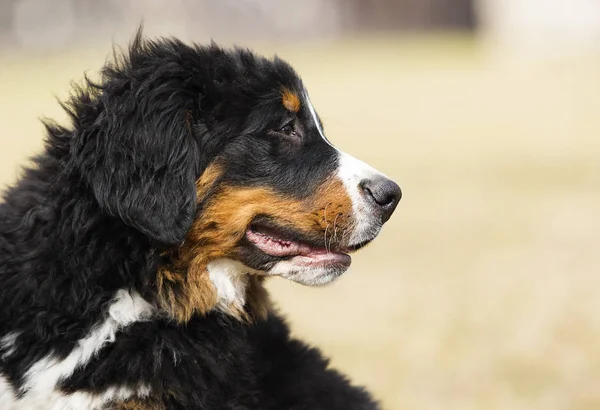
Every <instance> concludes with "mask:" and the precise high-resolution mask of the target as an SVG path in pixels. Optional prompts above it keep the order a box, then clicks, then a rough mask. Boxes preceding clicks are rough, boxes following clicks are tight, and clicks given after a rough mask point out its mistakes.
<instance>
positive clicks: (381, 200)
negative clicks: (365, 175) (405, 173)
mask: <svg viewBox="0 0 600 410" xmlns="http://www.w3.org/2000/svg"><path fill="white" fill-rule="evenodd" d="M360 188H361V190H362V193H363V195H364V196H365V198H366V199H367V201H369V202H370V203H371V204H372V205H373V206H374V208H375V209H377V211H378V212H380V213H381V219H382V222H387V220H388V219H390V217H391V216H392V214H393V213H394V210H395V209H396V205H398V202H400V198H402V191H401V190H400V187H399V186H398V184H396V183H395V182H394V181H392V180H390V179H387V178H385V177H383V176H376V177H373V178H372V179H365V180H363V181H361V183H360Z"/></svg>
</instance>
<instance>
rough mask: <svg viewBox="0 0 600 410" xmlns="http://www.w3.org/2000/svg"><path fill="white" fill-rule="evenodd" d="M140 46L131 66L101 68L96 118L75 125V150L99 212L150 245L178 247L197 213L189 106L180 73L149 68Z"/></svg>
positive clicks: (195, 157)
mask: <svg viewBox="0 0 600 410" xmlns="http://www.w3.org/2000/svg"><path fill="white" fill-rule="evenodd" d="M135 47H137V49H135V50H134V48H135ZM140 48H142V46H141V45H140V44H138V45H135V44H134V45H133V46H132V51H131V53H130V57H129V60H126V61H122V62H120V64H118V65H113V66H109V67H108V68H105V70H104V72H103V74H104V78H103V83H102V84H101V85H97V86H95V87H96V96H95V98H92V99H90V101H89V103H90V104H91V105H94V106H95V111H96V114H95V115H94V116H95V118H94V119H93V121H89V122H88V123H87V124H85V125H84V124H80V125H79V126H78V127H77V129H76V141H75V144H74V147H73V148H74V150H75V157H76V158H77V159H76V161H77V162H78V164H77V166H78V168H79V171H80V173H81V175H82V177H83V179H84V181H85V183H86V184H87V185H88V186H89V187H90V188H91V190H92V192H93V194H94V196H95V198H96V200H97V201H98V204H99V205H100V207H101V208H102V209H103V210H104V211H105V212H107V213H108V214H110V215H112V216H115V217H118V218H120V219H121V220H122V221H123V222H125V224H127V225H129V226H131V227H134V228H135V229H137V230H139V231H141V232H143V233H144V234H146V235H148V236H149V237H151V238H152V239H153V240H155V241H158V242H160V243H163V244H178V243H181V242H182V241H183V239H184V238H185V235H186V233H187V231H188V230H189V228H190V226H191V224H192V221H193V218H194V214H195V210H196V189H195V180H196V177H197V175H198V173H197V171H198V170H197V167H198V162H199V158H198V154H199V153H198V146H197V144H196V142H195V140H194V137H193V130H192V122H193V119H192V114H191V112H192V110H191V107H190V106H189V105H190V104H192V105H193V102H194V101H195V100H194V99H193V98H190V97H189V95H188V94H189V90H187V89H186V87H185V84H184V83H185V80H183V79H181V78H178V77H179V76H180V75H181V69H180V68H179V67H177V66H176V65H174V64H171V65H169V64H160V65H157V64H154V65H153V64H152V60H151V59H150V61H148V59H149V58H148V57H147V58H146V59H144V58H143V57H144V55H141V54H143V51H144V50H143V49H142V50H140ZM134 53H136V54H134ZM136 59H137V60H136ZM188 101H192V103H190V102H188ZM79 119H80V120H81V116H79ZM82 125H83V126H82Z"/></svg>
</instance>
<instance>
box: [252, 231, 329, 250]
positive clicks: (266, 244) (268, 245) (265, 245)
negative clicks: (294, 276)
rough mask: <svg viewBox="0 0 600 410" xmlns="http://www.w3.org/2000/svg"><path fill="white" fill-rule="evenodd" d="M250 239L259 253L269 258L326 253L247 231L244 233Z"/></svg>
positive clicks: (296, 243)
mask: <svg viewBox="0 0 600 410" xmlns="http://www.w3.org/2000/svg"><path fill="white" fill-rule="evenodd" d="M246 235H247V236H248V239H250V240H251V241H252V242H253V243H254V244H255V245H256V246H257V247H258V248H259V249H260V250H261V251H263V252H264V253H266V254H268V255H271V256H298V255H314V254H319V253H326V250H325V249H317V248H312V247H310V246H308V245H305V244H302V243H298V242H293V241H285V240H280V239H275V238H273V237H271V236H268V235H265V234H263V233H260V232H254V231H253V230H251V229H249V230H248V232H246Z"/></svg>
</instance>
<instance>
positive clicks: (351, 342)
mask: <svg viewBox="0 0 600 410" xmlns="http://www.w3.org/2000/svg"><path fill="white" fill-rule="evenodd" d="M142 18H144V20H145V26H146V33H147V34H148V35H150V36H154V35H169V34H173V35H176V36H178V37H181V38H183V39H186V40H190V41H208V40H209V39H210V38H211V37H212V38H214V39H215V40H216V41H218V42H221V43H224V44H232V43H237V44H242V45H246V46H250V47H252V48H254V49H256V50H258V51H260V52H264V53H267V54H273V53H277V54H279V55H280V56H282V57H284V58H286V59H287V60H288V61H289V62H291V63H292V65H294V66H295V67H296V69H297V70H298V71H299V73H300V74H301V75H302V76H303V78H304V81H305V83H306V85H307V87H308V89H309V90H310V93H311V99H312V101H313V103H314V105H315V106H316V108H317V110H318V111H319V113H320V115H321V117H322V118H323V121H324V123H325V128H326V132H327V135H328V138H329V139H330V140H332V141H333V142H334V143H335V144H337V145H338V146H339V147H340V148H341V149H343V150H345V151H348V152H350V153H351V154H353V155H355V156H357V157H359V158H361V159H363V160H364V161H366V162H368V163H370V164H371V165H373V166H374V167H376V168H378V169H380V170H381V171H383V172H385V173H386V174H388V175H389V176H391V177H392V178H393V179H395V180H396V181H397V182H398V183H399V184H400V185H401V187H402V188H403V191H404V198H403V200H402V202H401V203H400V205H399V207H398V209H397V211H396V214H395V215H394V217H393V218H392V220H391V221H390V222H389V223H388V224H387V225H386V227H385V228H384V231H383V232H382V234H381V235H380V237H379V238H378V240H376V241H375V243H374V244H372V245H371V246H369V247H368V248H367V249H365V250H364V251H362V252H359V253H358V254H357V255H355V256H354V262H353V266H352V268H351V270H350V271H349V272H348V273H347V274H346V275H345V276H344V277H343V278H342V279H340V280H339V281H338V282H337V283H335V284H333V285H331V286H329V287H325V288H318V289H314V288H305V287H302V286H300V285H295V284H292V283H290V282H285V281H282V280H276V279H275V280H272V281H271V283H270V288H271V290H272V294H273V297H274V299H275V300H276V302H277V304H278V306H279V308H280V309H281V311H283V312H285V313H286V314H287V315H288V317H289V319H290V322H291V325H292V328H293V330H294V333H295V334H296V335H298V336H300V337H302V338H304V339H306V340H307V341H309V342H311V343H314V344H316V345H318V346H320V347H322V349H323V350H324V351H325V353H326V354H328V355H329V356H331V357H332V364H333V365H334V366H336V367H338V368H340V369H341V370H343V371H344V372H346V373H348V374H349V375H350V376H351V378H352V379H353V380H354V381H356V382H357V383H361V384H365V385H367V386H368V387H369V389H371V390H372V391H373V393H374V394H375V395H376V396H377V398H379V399H380V400H381V401H382V403H383V405H384V408H386V409H419V410H437V409H444V410H469V409H486V410H487V409H489V410H492V409H503V410H505V409H515V410H516V409H536V410H538V409H539V410H554V409H556V410H558V409H575V410H593V409H600V297H599V293H600V286H599V285H600V278H599V275H600V249H599V248H600V138H599V135H600V2H598V1H595V0H504V1H503V0H480V1H476V0H427V1H425V0H423V1H421V0H397V1H391V0H372V1H367V0H348V1H342V0H338V1H335V0H329V1H328V0H310V1H309V0H307V1H306V2H304V3H302V2H286V1H275V0H272V1H269V0H239V1H233V0H223V1H216V0H213V1H195V2H194V1H191V0H188V1H185V0H177V1H171V2H160V1H135V0H129V1H121V2H117V1H112V2H111V1H106V2H94V1H83V0H82V1H75V0H73V1H68V0H49V1H43V0H8V1H7V0H0V46H1V47H2V48H1V51H0V91H1V93H0V148H1V149H0V159H1V161H0V181H1V182H4V183H9V182H11V181H14V179H15V177H16V176H17V175H18V172H19V167H20V166H21V165H23V164H24V163H25V161H26V158H27V157H29V156H31V155H32V154H34V153H36V152H38V151H39V150H40V149H41V146H42V138H43V129H42V126H41V123H40V122H39V121H38V118H39V117H41V116H47V117H51V118H55V119H61V120H64V119H65V115H64V113H62V112H61V109H60V107H59V106H58V104H57V103H56V101H55V97H54V96H55V95H56V96H58V97H59V98H65V97H66V96H67V95H68V89H69V82H70V81H71V80H80V79H81V78H82V77H83V73H84V72H85V71H87V72H89V73H90V74H92V75H93V74H94V73H95V72H96V71H97V70H98V69H99V67H100V66H101V65H102V64H103V62H104V61H105V59H106V58H107V56H109V55H110V47H111V43H112V42H116V43H119V44H126V42H127V41H128V39H129V38H130V37H131V35H132V33H133V31H134V29H135V27H136V26H137V24H138V23H139V22H140V21H141V19H142Z"/></svg>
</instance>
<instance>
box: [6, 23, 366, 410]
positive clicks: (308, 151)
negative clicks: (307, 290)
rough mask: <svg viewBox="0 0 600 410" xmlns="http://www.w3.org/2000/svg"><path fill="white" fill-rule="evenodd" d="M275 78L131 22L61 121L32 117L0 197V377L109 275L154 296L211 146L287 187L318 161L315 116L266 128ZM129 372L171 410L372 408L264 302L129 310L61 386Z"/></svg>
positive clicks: (59, 343) (308, 184) (285, 72)
mask: <svg viewBox="0 0 600 410" xmlns="http://www.w3.org/2000/svg"><path fill="white" fill-rule="evenodd" d="M280 86H285V87H289V88H291V89H294V90H297V91H298V92H302V90H303V86H302V83H301V81H300V79H299V78H298V77H297V75H296V74H295V73H294V71H293V70H292V69H291V67H289V66H288V65H287V64H286V63H284V62H283V61H281V60H278V59H275V60H267V59H264V58H261V57H257V56H255V55H254V54H252V53H251V52H249V51H246V50H234V51H226V50H223V49H221V48H220V47H218V46H216V45H211V46H208V47H204V46H188V45H185V44H183V43H181V42H179V41H177V40H160V41H155V42H151V41H145V40H142V39H141V35H140V34H138V36H137V37H136V39H135V41H134V42H133V43H132V45H131V47H130V50H129V52H128V53H127V54H126V55H124V56H120V55H115V61H114V62H113V63H110V64H107V65H106V66H105V68H104V69H103V71H102V79H101V81H100V82H99V83H98V84H95V83H93V82H91V81H88V82H87V83H86V85H85V86H83V87H75V91H74V93H73V96H72V99H71V100H70V101H69V102H68V103H66V104H65V105H64V106H65V108H66V109H67V111H68V112H69V114H70V115H71V118H72V122H73V124H72V127H70V128H66V127H62V126H59V125H57V124H55V123H51V122H48V123H47V124H46V127H47V130H48V136H47V140H46V148H45V150H44V152H43V153H42V154H41V155H40V156H39V157H37V158H36V159H35V164H34V166H33V167H32V168H30V169H28V170H26V171H25V172H24V174H23V176H22V177H21V179H20V181H19V182H18V183H17V184H16V185H14V186H13V187H12V188H10V189H8V190H7V191H6V193H5V195H4V202H3V203H1V204H0V305H1V309H0V337H2V336H4V335H8V334H11V333H16V334H18V337H17V339H16V341H15V343H14V346H15V350H14V352H12V354H10V355H8V356H7V357H6V358H4V359H0V376H3V377H5V378H6V379H7V380H8V381H9V382H10V384H11V386H12V387H13V389H14V391H15V393H18V392H19V388H20V387H21V386H22V383H23V376H24V374H25V372H26V371H27V369H29V367H30V366H31V365H32V364H33V363H35V362H36V361H38V360H39V359H41V358H43V357H45V356H47V355H48V354H50V353H52V354H54V355H55V357H56V358H58V359H62V358H65V357H66V356H67V355H68V354H69V352H70V351H71V350H72V349H73V347H74V346H76V343H77V341H78V340H80V339H82V338H83V337H84V336H85V335H86V333H87V332H88V331H89V330H90V329H91V328H92V327H93V326H94V324H96V323H98V322H99V321H101V319H102V317H103V314H104V311H105V306H106V303H107V302H108V301H109V300H110V299H111V298H112V297H113V296H114V294H115V292H116V291H117V290H118V289H131V290H135V291H137V292H139V293H140V294H141V295H143V297H144V298H146V299H147V300H148V301H150V302H151V303H154V301H155V299H156V294H155V287H154V285H155V284H154V280H155V278H156V271H157V267H158V266H159V265H160V264H161V263H162V262H163V261H162V259H161V258H162V256H161V255H162V254H163V251H165V250H167V249H169V248H170V247H171V246H173V245H177V244H179V243H181V241H182V240H183V239H184V237H185V234H186V232H187V231H188V229H189V228H190V225H191V223H192V220H193V218H194V216H195V215H196V213H197V212H200V211H201V206H202V205H201V204H202V203H201V202H200V205H199V206H197V205H196V204H197V198H196V194H195V181H196V179H197V178H198V177H199V176H200V175H201V174H202V172H203V170H204V169H205V168H206V166H207V165H208V164H209V163H210V162H211V161H212V160H213V159H214V158H215V157H217V156H220V157H222V158H224V160H225V161H226V163H227V172H226V174H225V175H224V176H223V178H225V179H227V180H229V181H232V182H234V183H236V184H243V185H256V186H263V185H268V186H270V187H274V188H275V189H277V190H278V191H280V192H284V193H287V194H289V195H293V196H295V197H298V198H303V197H306V196H307V195H308V194H309V193H310V192H313V191H314V189H315V187H316V186H317V185H318V184H320V183H321V182H322V181H323V180H324V179H325V177H326V176H327V175H329V174H330V173H331V171H332V170H333V169H334V168H335V166H336V164H335V158H333V156H332V155H331V153H332V150H333V149H332V148H331V147H330V146H329V145H327V144H326V143H325V142H324V141H323V140H322V138H319V137H318V136H317V135H316V130H315V129H313V128H309V127H308V126H305V127H306V128H302V127H303V126H302V125H301V124H300V121H299V120H298V119H296V120H294V121H297V122H298V123H297V125H296V126H297V128H298V132H299V133H302V134H303V138H304V140H303V142H302V143H298V142H294V141H287V140H285V139H282V138H273V136H272V135H271V134H270V132H271V131H270V130H273V129H277V128H278V127H281V126H283V125H285V124H286V123H287V122H289V121H290V118H288V117H289V114H288V113H286V111H285V109H284V108H283V107H281V104H280V101H279V94H278V90H279V87H280ZM307 115H308V113H307V112H304V111H303V112H301V113H299V114H298V117H299V118H301V117H303V116H307ZM241 137H244V138H241ZM248 152H252V153H253V155H248ZM300 152H302V155H299V154H300ZM248 258H252V256H251V255H250V256H248ZM263 262H265V261H262V262H260V263H263ZM256 263H259V262H256ZM0 353H2V352H0ZM0 357H1V356H0ZM141 382H143V383H145V384H147V385H149V386H151V389H152V397H156V398H157V400H159V401H161V402H163V403H164V404H165V406H166V407H167V408H173V409H184V408H185V409H340V410H350V409H357V410H358V409H375V408H376V407H377V406H376V404H375V403H374V402H373V400H372V399H371V398H370V396H369V394H368V393H366V392H365V391H364V390H362V389H360V388H357V387H352V386H351V385H350V384H349V382H348V381H347V380H346V379H345V378H344V377H343V376H341V375H340V374H339V373H337V372H335V371H333V370H328V369H327V361H326V360H325V359H323V357H322V356H321V354H320V353H319V352H318V351H317V350H316V349H311V348H308V347H307V346H306V345H304V344H303V343H302V342H299V341H297V340H293V339H290V337H289V334H288V328H287V326H286V324H285V323H284V322H283V321H282V320H281V319H280V318H278V317H277V316H275V315H271V317H269V318H268V319H267V320H266V321H262V322H258V323H255V324H252V325H250V324H247V323H243V322H240V321H238V320H236V319H233V318H231V317H228V316H226V315H224V314H221V313H216V312H213V313H209V314H208V315H206V316H204V317H195V318H193V319H192V320H191V321H190V322H189V323H188V324H187V325H177V324H175V323H173V322H172V321H170V320H169V319H168V318H166V317H165V318H161V317H159V318H156V319H154V320H152V321H148V322H141V323H136V324H134V325H132V326H130V327H128V328H125V329H124V330H122V331H121V332H120V333H119V334H118V337H117V340H116V341H115V343H112V344H109V345H107V346H106V347H105V348H103V349H102V350H101V352H100V353H99V354H98V355H97V356H96V357H94V358H93V360H92V361H90V362H89V363H87V365H86V366H85V367H83V368H81V369H79V370H77V371H76V373H75V374H73V375H72V376H71V377H69V378H68V379H66V380H62V382H61V383H60V388H61V389H62V390H63V391H64V392H65V393H67V394H68V393H72V392H76V391H87V392H94V393H100V392H103V391H105V390H106V389H107V388H108V387H110V386H115V385H117V386H136V385H139V383H141Z"/></svg>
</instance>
